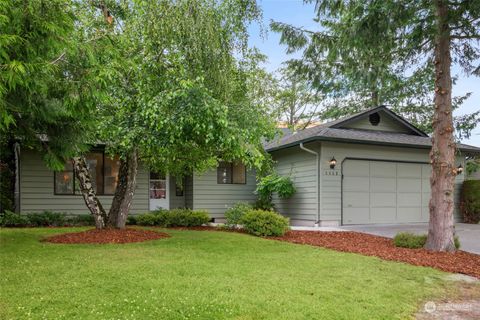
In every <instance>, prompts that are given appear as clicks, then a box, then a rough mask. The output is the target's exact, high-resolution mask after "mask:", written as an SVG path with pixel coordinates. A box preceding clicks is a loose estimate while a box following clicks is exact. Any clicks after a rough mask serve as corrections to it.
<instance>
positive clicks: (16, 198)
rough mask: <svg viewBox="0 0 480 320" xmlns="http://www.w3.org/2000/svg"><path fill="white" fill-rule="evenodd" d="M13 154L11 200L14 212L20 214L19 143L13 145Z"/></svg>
mask: <svg viewBox="0 0 480 320" xmlns="http://www.w3.org/2000/svg"><path fill="white" fill-rule="evenodd" d="M13 152H14V155H15V189H14V193H13V199H14V204H15V212H16V213H20V143H18V142H15V143H14V145H13Z"/></svg>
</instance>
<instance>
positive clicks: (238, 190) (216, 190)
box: [193, 169, 257, 218]
mask: <svg viewBox="0 0 480 320" xmlns="http://www.w3.org/2000/svg"><path fill="white" fill-rule="evenodd" d="M246 178H247V183H246V184H218V183H217V170H216V169H214V170H209V171H207V172H205V173H203V174H194V176H193V209H195V210H207V211H208V212H209V213H210V215H211V217H212V218H223V217H224V213H225V211H226V210H227V209H228V208H230V207H232V206H233V205H234V204H235V203H237V202H248V203H252V204H253V203H254V202H255V200H256V199H257V197H256V195H255V194H254V191H255V188H256V177H255V171H253V170H247V177H246Z"/></svg>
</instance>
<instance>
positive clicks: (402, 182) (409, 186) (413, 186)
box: [397, 178, 422, 192]
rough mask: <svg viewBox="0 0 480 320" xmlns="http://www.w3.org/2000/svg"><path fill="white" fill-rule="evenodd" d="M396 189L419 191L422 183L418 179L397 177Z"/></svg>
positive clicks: (399, 190) (400, 190)
mask: <svg viewBox="0 0 480 320" xmlns="http://www.w3.org/2000/svg"><path fill="white" fill-rule="evenodd" d="M397 190H398V192H421V191H422V184H421V180H420V179H411V178H410V179H407V178H398V179H397Z"/></svg>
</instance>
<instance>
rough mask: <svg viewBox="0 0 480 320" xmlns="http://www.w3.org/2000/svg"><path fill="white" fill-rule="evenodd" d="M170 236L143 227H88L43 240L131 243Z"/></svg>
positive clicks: (69, 242) (54, 241)
mask: <svg viewBox="0 0 480 320" xmlns="http://www.w3.org/2000/svg"><path fill="white" fill-rule="evenodd" d="M168 237H170V236H169V235H168V234H166V233H163V232H156V231H151V230H143V229H132V228H126V229H123V230H122V229H104V230H97V229H90V230H87V231H82V232H73V233H63V234H59V235H55V236H51V237H48V238H45V239H44V241H46V242H52V243H67V244H76V243H131V242H143V241H149V240H157V239H162V238H168Z"/></svg>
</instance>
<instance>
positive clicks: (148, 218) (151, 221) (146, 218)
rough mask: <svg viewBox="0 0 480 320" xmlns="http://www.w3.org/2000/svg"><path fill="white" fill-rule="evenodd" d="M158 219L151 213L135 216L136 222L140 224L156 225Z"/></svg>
mask: <svg viewBox="0 0 480 320" xmlns="http://www.w3.org/2000/svg"><path fill="white" fill-rule="evenodd" d="M157 221H158V219H157V216H156V215H155V214H153V213H144V214H139V215H138V216H137V224H138V225H140V226H156V225H158V223H157Z"/></svg>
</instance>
